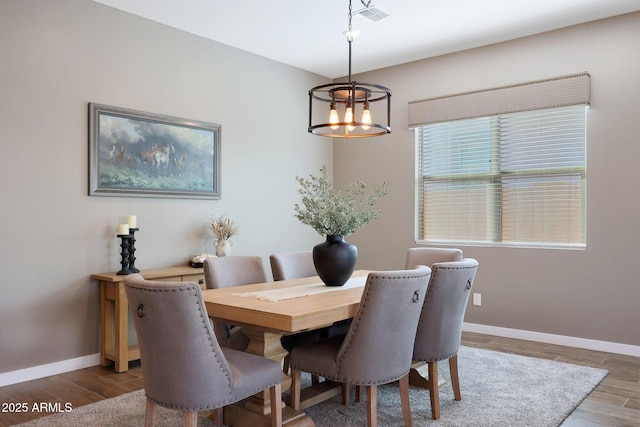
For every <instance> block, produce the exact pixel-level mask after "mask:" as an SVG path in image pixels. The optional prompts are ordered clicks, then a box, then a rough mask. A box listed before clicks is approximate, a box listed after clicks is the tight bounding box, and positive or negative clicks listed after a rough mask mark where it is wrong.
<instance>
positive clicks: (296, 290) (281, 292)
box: [233, 276, 367, 302]
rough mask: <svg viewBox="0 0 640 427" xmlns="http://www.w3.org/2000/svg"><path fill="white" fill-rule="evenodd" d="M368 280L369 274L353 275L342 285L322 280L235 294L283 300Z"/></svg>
mask: <svg viewBox="0 0 640 427" xmlns="http://www.w3.org/2000/svg"><path fill="white" fill-rule="evenodd" d="M366 282H367V276H361V277H352V278H351V279H349V280H347V283H345V284H344V285H342V286H327V285H325V284H324V283H322V282H317V283H311V284H308V285H300V286H293V287H290V288H281V289H269V290H266V291H256V292H237V293H234V294H233V295H234V296H239V297H246V298H256V299H260V300H263V301H273V302H275V301H282V300H287V299H293V298H300V297H306V296H309V295H318V294H324V293H327V292H335V291H342V290H345V289H352V288H359V287H362V286H364V284H365V283H366Z"/></svg>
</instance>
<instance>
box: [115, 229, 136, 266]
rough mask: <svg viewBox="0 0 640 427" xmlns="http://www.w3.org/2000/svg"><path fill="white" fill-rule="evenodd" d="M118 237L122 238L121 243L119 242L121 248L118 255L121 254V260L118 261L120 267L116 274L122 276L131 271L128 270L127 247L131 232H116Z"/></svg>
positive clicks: (129, 243)
mask: <svg viewBox="0 0 640 427" xmlns="http://www.w3.org/2000/svg"><path fill="white" fill-rule="evenodd" d="M118 237H119V238H121V239H122V243H121V244H120V247H121V248H122V251H121V252H120V255H121V256H122V261H120V264H121V265H122V269H121V270H120V271H118V272H117V273H116V274H119V275H121V276H123V275H127V274H131V273H132V271H131V270H129V247H130V245H131V234H118Z"/></svg>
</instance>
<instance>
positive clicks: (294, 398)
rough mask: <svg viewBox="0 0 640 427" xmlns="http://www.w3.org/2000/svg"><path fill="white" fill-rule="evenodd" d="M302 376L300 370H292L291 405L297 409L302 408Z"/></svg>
mask: <svg viewBox="0 0 640 427" xmlns="http://www.w3.org/2000/svg"><path fill="white" fill-rule="evenodd" d="M300 376H301V371H300V370H298V369H292V370H291V407H292V408H293V409H295V410H296V411H299V410H300Z"/></svg>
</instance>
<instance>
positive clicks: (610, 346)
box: [0, 323, 640, 387]
mask: <svg viewBox="0 0 640 427" xmlns="http://www.w3.org/2000/svg"><path fill="white" fill-rule="evenodd" d="M462 329H463V330H464V331H467V332H476V333H478V334H486V335H495V336H498V337H505V338H515V339H521V340H527V341H536V342H543V343H547V344H557V345H563V346H566V347H576V348H584V349H587V350H595V351H604V352H607V353H617V354H625V355H628V356H635V357H640V346H636V345H629V344H620V343H614V342H607V341H597V340H590V339H586V338H575V337H568V336H564V335H553V334H546V333H542V332H531V331H523V330H520V329H510V328H501V327H499V326H488V325H479V324H476V323H464V325H463V327H462ZM99 364H100V354H99V353H96V354H91V355H89V356H84V357H78V358H75V359H69V360H62V361H60V362H54V363H48V364H46V365H40V366H34V367H32V368H26V369H20V370H18V371H13V372H5V373H2V374H0V387H4V386H6V385H11V384H16V383H21V382H24V381H31V380H35V379H38V378H44V377H48V376H51V375H57V374H62V373H64V372H69V371H75V370H77V369H83V368H89V367H91V366H97V365H99Z"/></svg>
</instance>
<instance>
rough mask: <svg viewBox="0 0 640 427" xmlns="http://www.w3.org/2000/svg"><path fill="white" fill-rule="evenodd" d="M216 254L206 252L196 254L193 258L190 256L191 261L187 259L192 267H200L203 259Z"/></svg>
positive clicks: (213, 256)
mask: <svg viewBox="0 0 640 427" xmlns="http://www.w3.org/2000/svg"><path fill="white" fill-rule="evenodd" d="M215 257H216V255H214V254H208V253H202V254H200V255H196V256H194V257H193V258H191V261H189V265H190V266H191V267H194V268H199V267H202V266H203V265H204V260H205V259H207V258H215Z"/></svg>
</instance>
